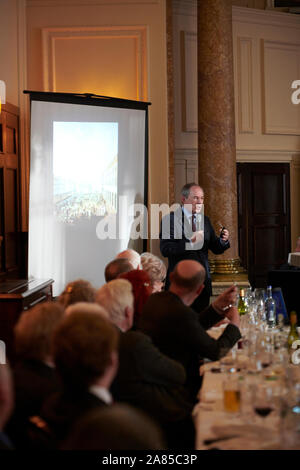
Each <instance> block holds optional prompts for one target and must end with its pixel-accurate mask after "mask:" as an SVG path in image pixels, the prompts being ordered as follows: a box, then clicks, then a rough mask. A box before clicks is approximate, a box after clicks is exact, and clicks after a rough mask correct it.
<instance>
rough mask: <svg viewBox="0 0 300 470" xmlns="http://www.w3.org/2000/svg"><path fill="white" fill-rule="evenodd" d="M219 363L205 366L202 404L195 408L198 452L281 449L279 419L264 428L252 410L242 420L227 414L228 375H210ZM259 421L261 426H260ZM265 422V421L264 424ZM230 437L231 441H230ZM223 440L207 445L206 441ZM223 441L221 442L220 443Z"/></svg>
mask: <svg viewBox="0 0 300 470" xmlns="http://www.w3.org/2000/svg"><path fill="white" fill-rule="evenodd" d="M217 366H218V363H208V364H206V365H204V378H203V384H202V388H201V391H200V396H199V403H198V404H197V405H196V406H195V408H194V412H193V415H194V421H195V427H196V449H198V450H204V449H209V448H212V447H217V448H218V449H224V450H226V449H228V450H241V449H245V450H256V449H257V450H258V449H260V450H263V449H278V448H280V447H279V417H278V416H274V418H271V417H268V418H267V419H266V420H265V421H264V426H262V424H261V423H260V422H259V421H260V420H259V419H257V418H256V420H255V421H254V418H253V417H254V413H253V414H252V410H251V409H250V410H249V409H248V410H247V409H246V408H245V409H244V408H243V407H242V412H241V414H240V415H239V416H235V415H232V414H230V413H228V412H225V411H224V407H223V380H224V379H225V376H226V374H225V373H213V372H210V369H211V368H216V367H217ZM257 421H258V424H257ZM261 421H262V420H261ZM228 437H231V438H230V439H228ZM212 439H220V440H218V441H217V442H212V443H210V444H206V443H205V442H204V441H206V440H212ZM221 439H222V440H221Z"/></svg>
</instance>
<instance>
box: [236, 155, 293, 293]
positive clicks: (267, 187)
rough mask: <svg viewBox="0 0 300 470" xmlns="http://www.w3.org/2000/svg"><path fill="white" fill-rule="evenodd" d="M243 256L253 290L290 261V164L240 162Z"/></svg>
mask: <svg viewBox="0 0 300 470" xmlns="http://www.w3.org/2000/svg"><path fill="white" fill-rule="evenodd" d="M237 186H238V230H239V254H240V257H241V260H242V265H243V266H244V267H245V268H246V269H247V270H248V274H249V281H250V283H251V285H252V286H253V287H265V286H266V284H267V274H268V271H269V270H271V269H276V268H278V267H279V266H280V265H282V264H284V263H286V262H287V257H288V253H289V252H290V248H291V247H290V238H291V237H290V168H289V164H288V163H238V164H237Z"/></svg>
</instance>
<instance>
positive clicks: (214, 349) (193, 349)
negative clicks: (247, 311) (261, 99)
mask: <svg viewBox="0 0 300 470" xmlns="http://www.w3.org/2000/svg"><path fill="white" fill-rule="evenodd" d="M221 318H222V317H221V316H220V315H219V314H218V313H217V312H215V310H214V309H213V308H212V307H211V306H210V307H208V308H207V309H206V310H204V311H203V312H201V313H200V314H197V313H196V312H195V311H194V310H193V309H192V308H190V307H188V306H186V305H184V303H183V302H182V301H181V299H180V298H179V297H178V296H177V295H175V294H173V293H172V292H159V293H156V294H152V295H151V296H150V297H149V299H148V300H147V302H146V304H145V306H144V309H143V313H142V316H141V320H140V328H141V330H142V331H144V333H146V334H148V335H149V336H150V337H151V338H152V341H153V343H154V344H155V345H156V346H157V347H158V348H159V349H160V351H161V352H162V353H164V354H166V355H167V356H169V357H172V358H173V359H175V360H177V361H179V362H181V364H182V365H183V366H184V367H185V370H186V373H187V386H188V388H189V390H190V391H191V392H192V396H193V397H194V393H195V392H197V389H199V387H200V385H201V380H200V378H199V357H201V358H207V359H210V360H212V361H216V360H218V359H220V358H221V357H222V356H224V355H225V354H226V353H227V352H228V351H229V349H230V348H231V347H232V346H233V345H234V344H235V343H236V342H237V341H238V340H239V339H240V338H241V334H240V331H239V329H238V328H237V327H236V326H235V325H231V324H229V325H228V326H227V327H226V328H225V329H224V332H223V333H222V335H221V336H220V338H219V339H218V340H215V339H213V338H211V336H209V335H208V334H207V333H206V331H205V330H206V329H208V328H210V327H211V326H213V325H214V324H216V323H217V322H219V321H220V320H221Z"/></svg>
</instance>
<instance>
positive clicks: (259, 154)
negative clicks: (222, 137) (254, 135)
mask: <svg viewBox="0 0 300 470" xmlns="http://www.w3.org/2000/svg"><path fill="white" fill-rule="evenodd" d="M299 158H300V151H299V152H298V151H295V150H263V149H257V150H237V151H236V161H237V162H241V163H243V162H245V163H246V162H248V163H252V162H257V163H263V162H273V163H280V162H292V161H294V160H295V159H296V161H297V160H298V159H299Z"/></svg>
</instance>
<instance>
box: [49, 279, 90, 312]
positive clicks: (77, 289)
mask: <svg viewBox="0 0 300 470" xmlns="http://www.w3.org/2000/svg"><path fill="white" fill-rule="evenodd" d="M95 292H96V289H95V288H94V287H93V286H92V284H91V283H90V282H89V281H85V280H84V279H77V280H76V281H72V282H69V284H67V285H66V287H65V289H64V291H63V292H62V293H61V294H60V296H59V298H58V302H59V303H60V304H61V305H62V306H63V307H64V308H67V307H68V306H69V305H72V304H76V303H77V302H94V301H95Z"/></svg>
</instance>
